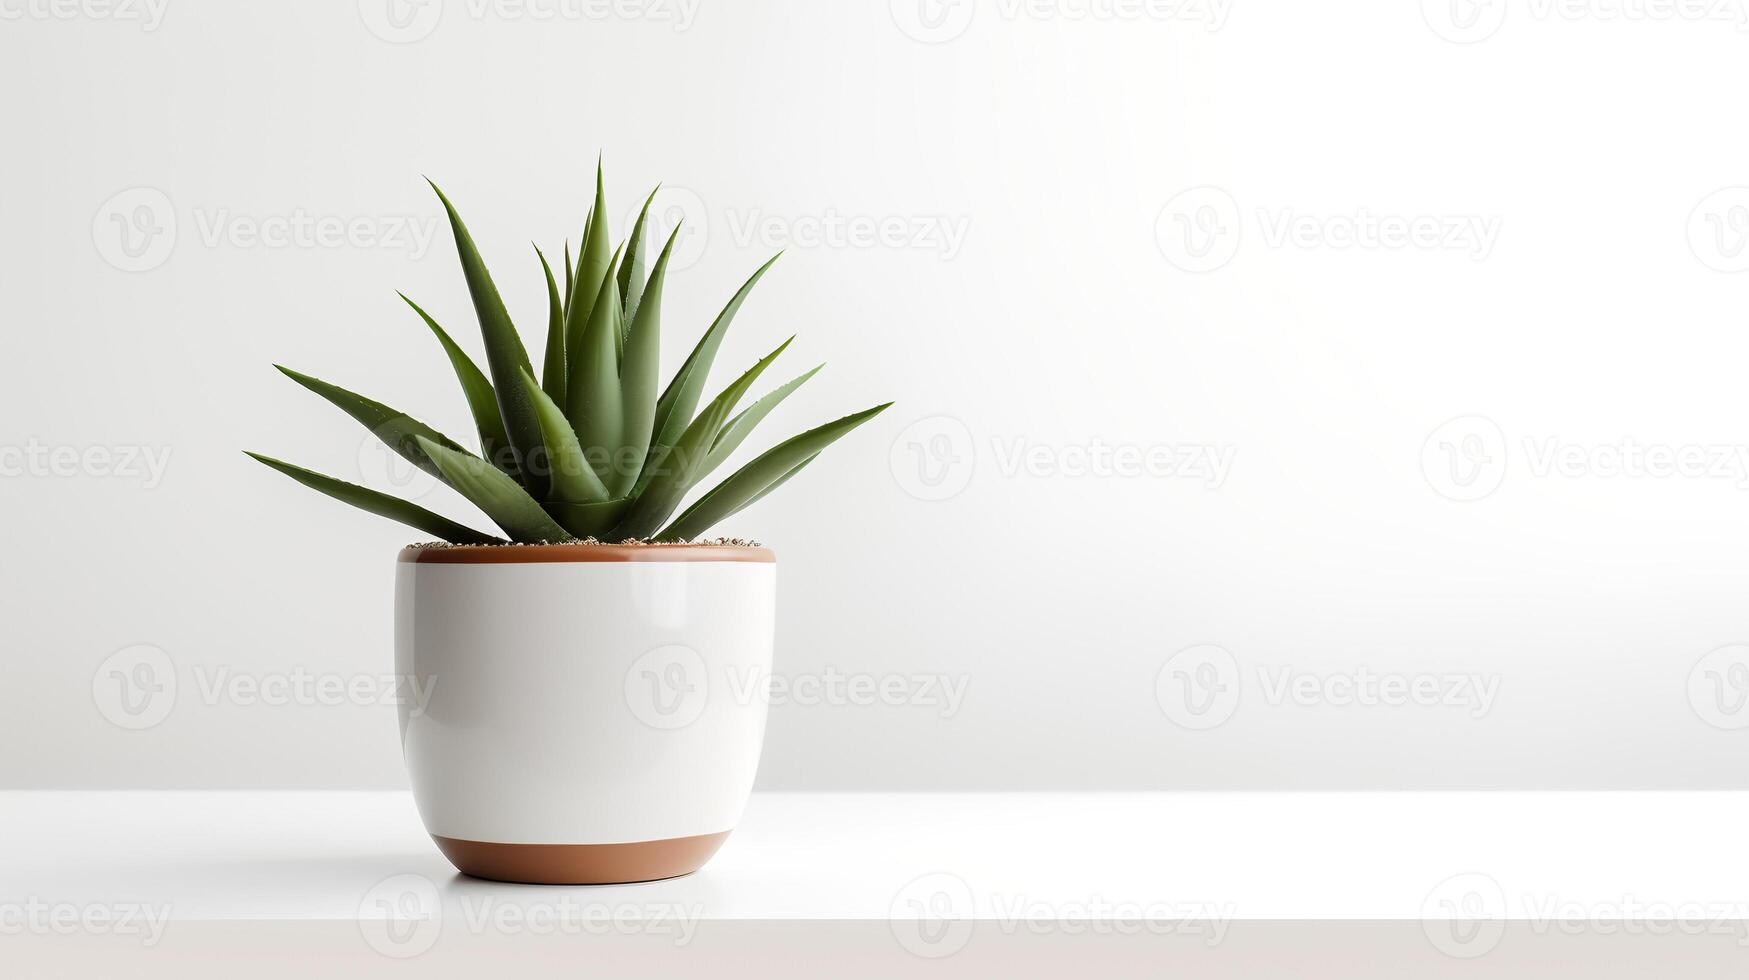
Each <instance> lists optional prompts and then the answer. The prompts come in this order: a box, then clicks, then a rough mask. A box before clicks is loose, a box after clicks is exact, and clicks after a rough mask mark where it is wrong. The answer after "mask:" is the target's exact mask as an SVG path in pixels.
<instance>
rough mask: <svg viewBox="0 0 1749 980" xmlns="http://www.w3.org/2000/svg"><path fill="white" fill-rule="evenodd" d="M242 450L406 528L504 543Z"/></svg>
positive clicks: (451, 538) (408, 504) (457, 540)
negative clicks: (406, 526)
mask: <svg viewBox="0 0 1749 980" xmlns="http://www.w3.org/2000/svg"><path fill="white" fill-rule="evenodd" d="M244 453H245V454H246V455H247V456H248V457H249V458H250V459H253V460H256V461H257V462H260V463H264V464H266V465H268V466H271V467H273V468H274V469H276V470H278V471H279V472H281V473H284V474H285V475H286V476H289V477H291V478H292V479H294V480H296V481H298V482H299V483H302V484H303V485H304V486H306V487H309V488H310V489H312V490H317V491H320V492H322V493H325V494H327V495H328V496H330V497H333V498H334V499H335V500H338V501H341V502H342V503H348V504H351V505H352V506H354V507H357V508H358V509H360V510H363V511H368V512H369V513H372V514H375V515H377V516H378V517H387V518H389V519H390V520H395V521H400V522H401V523H402V524H406V525H408V526H409V527H416V528H418V529H419V530H421V531H424V532H425V533H426V534H429V535H432V536H433V537H438V538H442V539H443V540H445V541H448V542H451V543H453V544H502V543H503V542H504V539H503V538H495V537H493V536H492V535H490V534H484V533H482V532H479V531H476V530H474V529H473V528H471V527H468V526H467V525H465V524H458V523H456V522H455V521H452V520H450V519H449V518H447V517H445V516H443V515H442V514H437V513H433V512H431V511H429V510H426V509H425V508H423V507H421V506H419V505H418V504H415V503H413V502H412V501H409V500H402V499H401V498H399V497H391V496H389V495H388V494H386V493H382V492H380V491H376V490H372V489H370V488H369V487H361V486H359V485H358V484H356V483H347V482H346V481H345V480H336V479H335V478H333V477H331V476H327V475H325V474H322V473H317V472H316V471H315V470H307V469H304V468H303V467H302V466H294V465H292V464H291V463H287V462H283V461H281V460H277V459H274V458H273V457H271V456H263V455H261V454H260V453H251V452H249V451H248V450H244Z"/></svg>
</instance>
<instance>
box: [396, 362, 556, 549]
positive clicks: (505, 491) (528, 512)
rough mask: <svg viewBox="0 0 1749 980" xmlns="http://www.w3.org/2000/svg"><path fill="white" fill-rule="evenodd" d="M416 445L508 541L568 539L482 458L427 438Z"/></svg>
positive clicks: (522, 493) (537, 506)
mask: <svg viewBox="0 0 1749 980" xmlns="http://www.w3.org/2000/svg"><path fill="white" fill-rule="evenodd" d="M518 387H519V388H520V387H521V386H520V385H518ZM419 448H421V449H423V450H425V452H426V454H427V455H429V456H430V457H431V459H432V461H433V462H435V463H436V464H437V466H438V468H439V469H441V470H442V471H443V474H444V477H445V479H446V480H447V482H448V483H449V485H450V486H452V487H455V488H456V491H457V492H459V493H460V494H461V495H462V496H464V497H466V498H468V499H469V500H471V501H473V503H474V506H476V507H478V508H480V509H481V510H483V511H485V512H486V516H487V517H490V518H491V519H492V520H493V521H494V522H496V523H497V525H498V526H499V527H501V528H503V529H504V531H505V533H507V534H509V535H510V537H511V540H514V541H522V542H527V543H532V542H538V541H568V540H570V538H571V536H570V534H568V533H566V531H565V529H564V528H562V527H560V526H559V525H557V524H555V523H553V519H552V518H551V517H549V516H547V512H546V511H544V510H541V506H540V504H538V503H536V502H535V499H534V498H533V497H530V496H529V495H528V491H526V490H524V489H522V487H521V486H519V485H518V484H517V482H516V481H515V480H512V479H511V478H510V477H508V476H505V475H504V473H503V471H501V470H499V469H497V468H496V467H493V466H489V465H487V463H486V461H485V460H483V459H480V458H478V457H475V456H470V455H468V454H467V453H465V452H456V451H455V450H452V449H447V448H445V447H443V446H440V445H438V444H436V443H434V442H432V441H430V440H429V439H423V438H421V439H419Z"/></svg>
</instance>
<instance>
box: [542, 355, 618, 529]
mask: <svg viewBox="0 0 1749 980" xmlns="http://www.w3.org/2000/svg"><path fill="white" fill-rule="evenodd" d="M522 382H523V384H525V385H527V386H528V388H529V397H531V398H532V399H533V400H534V411H535V417H536V418H538V419H539V420H540V431H541V441H542V443H543V444H544V446H545V448H546V453H545V460H544V463H545V465H544V468H543V471H544V472H545V474H546V477H547V480H548V482H549V485H550V486H551V487H552V494H551V496H549V497H548V498H547V499H548V502H549V503H550V502H554V501H559V502H564V503H573V504H587V503H599V502H601V501H604V500H607V499H608V498H609V497H610V496H611V494H609V493H608V492H607V488H606V487H604V486H602V485H601V480H600V479H598V478H597V477H596V475H595V471H594V470H593V469H591V468H590V466H589V461H588V459H587V458H585V457H584V455H583V447H582V446H580V445H578V444H577V434H576V433H575V432H573V431H571V423H570V422H568V421H566V419H565V413H564V412H562V411H560V410H559V406H557V405H555V404H553V400H552V399H551V398H549V397H547V393H546V392H544V391H542V390H541V389H540V386H539V385H537V384H535V383H534V376H533V375H531V374H527V373H524V374H523V376H522Z"/></svg>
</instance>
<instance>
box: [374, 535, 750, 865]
mask: <svg viewBox="0 0 1749 980" xmlns="http://www.w3.org/2000/svg"><path fill="white" fill-rule="evenodd" d="M776 583H777V565H776V559H775V556H773V555H772V553H771V552H770V551H768V550H766V549H763V548H742V547H718V546H703V545H658V546H616V545H516V546H497V547H436V548H407V549H405V550H403V551H402V552H401V555H400V561H399V564H398V571H397V574H396V580H395V665H396V671H397V673H398V674H399V675H401V677H403V678H405V679H406V680H405V681H404V683H407V684H408V690H409V691H411V692H412V693H413V694H414V695H415V696H413V697H404V698H402V704H401V709H400V713H401V746H402V750H403V753H404V755H405V756H406V761H407V771H408V774H409V776H410V777H411V779H412V783H413V796H414V799H415V800H416V801H417V803H418V806H419V814H420V817H421V818H422V819H423V820H424V822H425V829H426V830H427V831H429V832H430V833H431V836H432V837H433V838H434V839H435V840H436V841H437V845H438V847H439V848H440V849H442V851H443V853H444V855H445V856H446V857H448V858H449V859H450V861H451V862H452V863H453V864H455V866H456V867H457V868H459V869H460V870H461V871H463V872H464V873H466V874H471V875H477V876H479V877H483V878H495V879H499V880H505V881H525V882H544V883H567V884H584V883H589V884H596V883H605V882H624V881H647V880H652V879H656V878H668V877H673V876H675V875H682V874H687V873H688V872H691V871H696V870H697V869H698V868H699V867H701V866H702V865H703V864H704V863H705V861H707V860H709V859H710V857H711V855H712V854H714V853H716V850H717V848H718V847H720V846H721V845H722V843H723V840H724V839H725V838H727V837H728V834H729V831H730V830H731V829H733V828H734V826H735V823H736V821H737V820H739V818H740V816H741V811H742V809H743V807H745V806H746V803H747V796H748V793H749V792H750V791H751V790H752V788H753V776H754V772H755V770H756V769H757V768H758V765H759V751H760V746H761V743H762V742H763V740H764V736H765V713H766V700H767V699H766V697H765V692H766V690H767V682H768V678H769V675H770V669H771V645H772V631H773V620H774V618H775V613H776V608H775V606H776Z"/></svg>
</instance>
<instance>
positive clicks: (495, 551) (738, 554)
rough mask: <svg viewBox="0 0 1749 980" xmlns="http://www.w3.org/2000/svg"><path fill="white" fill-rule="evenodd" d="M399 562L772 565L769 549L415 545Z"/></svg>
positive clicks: (730, 546)
mask: <svg viewBox="0 0 1749 980" xmlns="http://www.w3.org/2000/svg"><path fill="white" fill-rule="evenodd" d="M397 560H398V561H404V562H412V563H422V564H432V565H504V564H521V563H530V562H629V561H669V562H673V561H738V562H757V563H764V564H771V563H774V562H776V561H777V553H776V552H774V551H772V550H771V549H770V548H761V547H757V546H753V545H739V544H584V543H582V542H573V543H570V544H412V545H408V546H407V547H405V548H402V549H401V553H400V555H399V556H398V558H397Z"/></svg>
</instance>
